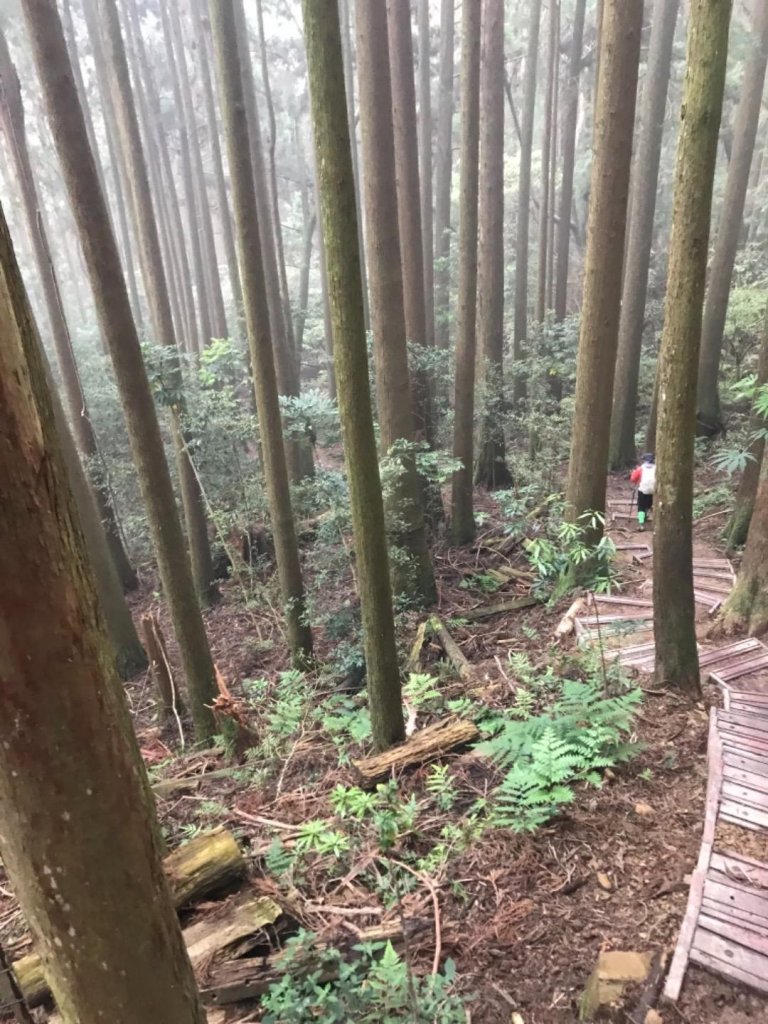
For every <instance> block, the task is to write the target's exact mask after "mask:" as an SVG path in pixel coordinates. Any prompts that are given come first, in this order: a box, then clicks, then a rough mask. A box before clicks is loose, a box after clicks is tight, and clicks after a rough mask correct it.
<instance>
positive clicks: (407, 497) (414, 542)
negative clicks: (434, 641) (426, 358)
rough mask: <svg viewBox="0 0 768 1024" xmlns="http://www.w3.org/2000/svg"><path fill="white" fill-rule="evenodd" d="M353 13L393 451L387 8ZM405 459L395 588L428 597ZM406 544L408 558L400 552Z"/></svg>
mask: <svg viewBox="0 0 768 1024" xmlns="http://www.w3.org/2000/svg"><path fill="white" fill-rule="evenodd" d="M355 16H356V30H357V66H358V84H359V88H360V124H361V125H362V135H363V146H362V152H363V171H364V173H363V183H364V186H365V193H364V195H365V212H366V218H367V229H366V237H367V238H368V242H369V257H370V263H369V268H368V269H369V274H370V289H371V326H372V329H373V352H374V361H375V366H376V400H377V403H378V411H379V428H380V434H381V445H382V448H383V450H384V452H385V453H388V452H389V451H390V449H391V448H392V446H393V445H395V444H396V442H398V441H400V442H403V441H404V442H412V441H413V440H414V422H413V406H412V404H411V383H410V378H409V374H408V349H407V342H406V329H405V313H404V298H403V273H402V265H401V262H400V234H399V228H398V203H397V189H396V184H395V140H394V130H393V117H392V113H393V112H392V87H391V79H390V62H389V42H388V36H387V11H386V9H385V6H384V4H383V3H381V4H364V3H359V4H357V5H356V7H355ZM420 251H421V250H420V249H419V252H420ZM422 281H423V277H422ZM401 464H402V468H401V471H400V473H399V474H398V478H397V480H396V482H394V484H393V487H392V493H391V496H390V499H389V502H390V508H391V511H392V519H393V520H394V525H393V526H392V543H393V545H394V546H395V547H396V548H400V549H402V550H401V553H400V554H401V557H400V558H398V559H397V560H396V561H395V560H393V566H392V568H393V574H394V584H395V591H396V593H405V594H408V595H409V596H412V597H415V598H419V599H421V600H423V601H424V603H425V604H430V603H431V602H432V601H433V600H434V598H435V578H434V575H433V572H432V561H431V559H430V556H429V550H428V548H427V537H426V530H425V527H424V507H423V500H422V490H423V488H422V483H421V479H420V478H419V476H418V474H417V472H416V467H415V464H414V462H413V460H412V459H411V458H409V457H407V456H406V457H405V458H404V459H402V460H401ZM402 552H405V553H406V555H407V556H408V557H407V559H403V558H402Z"/></svg>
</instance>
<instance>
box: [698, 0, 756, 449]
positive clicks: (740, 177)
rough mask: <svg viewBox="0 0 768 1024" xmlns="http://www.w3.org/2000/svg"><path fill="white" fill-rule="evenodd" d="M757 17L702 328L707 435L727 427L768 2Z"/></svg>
mask: <svg viewBox="0 0 768 1024" xmlns="http://www.w3.org/2000/svg"><path fill="white" fill-rule="evenodd" d="M753 17H754V30H753V32H752V33H751V35H750V43H751V49H752V52H751V55H750V57H749V60H748V61H747V63H746V66H745V68H744V77H743V80H742V82H741V85H740V92H739V105H738V108H737V110H736V120H735V123H734V126H733V144H732V148H731V158H730V162H729V164H728V178H727V181H726V185H725V195H724V196H723V206H722V210H721V212H720V225H719V227H718V231H717V240H716V242H715V251H714V254H713V256H712V265H711V267H710V270H709V276H708V282H709V283H708V287H707V299H706V304H705V306H704V323H703V325H702V331H701V353H700V355H699V385H698V387H699V394H698V402H697V407H696V408H697V427H698V430H699V433H701V434H703V435H705V436H710V435H712V434H717V433H719V432H720V431H721V430H722V429H723V422H722V414H721V411H720V393H719V374H720V359H721V356H722V351H723V333H724V331H725V319H726V315H727V313H728V297H729V295H730V291H731V280H732V278H733V267H734V264H735V262H736V251H737V249H738V246H739V237H740V236H741V230H742V223H743V219H744V203H745V201H746V197H747V187H748V185H749V170H750V167H751V166H752V156H753V154H754V151H755V138H756V136H757V127H758V123H759V121H760V108H761V105H762V99H763V88H764V85H765V71H766V65H768V4H766V3H757V4H755V5H754V16H753Z"/></svg>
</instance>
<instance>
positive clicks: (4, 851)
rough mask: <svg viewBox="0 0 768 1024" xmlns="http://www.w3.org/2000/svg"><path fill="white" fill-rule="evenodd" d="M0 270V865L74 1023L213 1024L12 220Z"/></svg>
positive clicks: (2, 229) (0, 247) (2, 233)
mask: <svg viewBox="0 0 768 1024" xmlns="http://www.w3.org/2000/svg"><path fill="white" fill-rule="evenodd" d="M25 6H26V8H27V10H28V11H29V10H30V9H31V8H32V7H33V6H39V5H38V4H34V3H33V4H27V5H25ZM40 13H41V15H42V17H43V18H45V19H48V18H50V17H51V13H49V12H48V11H47V10H43V11H41V12H40ZM52 13H55V12H52ZM56 17H58V16H57V15H56ZM61 43H62V52H63V53H65V52H66V51H65V50H64V49H63V47H64V38H63V35H62V37H61ZM93 176H94V179H95V178H96V174H95V169H94V172H93ZM0 268H2V274H1V277H0V321H1V326H0V331H1V332H2V336H3V345H2V346H0V434H1V435H2V437H3V438H4V441H5V443H4V444H3V445H2V446H0V481H1V483H0V491H2V500H0V527H1V528H2V534H3V537H4V539H5V543H3V544H2V545H1V546H0V572H2V578H3V587H2V592H1V593H0V620H1V621H2V622H3V624H4V628H3V630H2V633H1V634H0V679H2V685H3V700H4V704H5V706H6V707H7V708H9V709H13V716H14V720H15V723H16V727H15V728H9V729H6V730H4V735H3V743H2V744H0V816H1V817H2V821H3V829H2V834H0V856H1V857H2V860H3V863H4V865H5V867H6V869H7V871H8V875H9V878H10V880H11V882H12V884H13V886H14V889H15V891H16V893H17V895H18V897H19V902H20V903H21V907H22V910H23V912H24V916H25V918H26V920H27V921H28V923H29V924H30V926H31V928H32V931H33V933H34V937H35V940H36V945H37V949H38V951H39V953H40V954H41V956H42V959H43V964H44V968H45V975H46V979H47V981H48V982H49V983H50V987H51V989H52V991H53V995H54V997H55V999H56V1003H57V1005H58V1007H59V1009H60V1011H61V1013H62V1016H63V1018H64V1019H65V1020H67V1021H86V1020H88V1021H96V1020H100V1019H104V1020H114V1021H117V1020H121V1021H128V1020H132V1021H150V1020H155V1021H160V1020H162V1021H164V1022H167V1024H203V1022H204V1020H205V1014H204V1012H203V1009H202V1007H201V1006H200V1005H199V1003H198V999H197V991H196V986H195V979H194V975H193V973H192V968H191V966H190V963H189V960H188V959H187V955H186V951H185V949H184V943H183V940H182V936H181V929H180V927H179V923H178V919H177V917H176V913H175V910H174V908H173V904H172V902H171V896H170V892H169V890H168V886H167V883H166V881H165V879H164V876H163V870H162V863H161V851H160V849H159V848H158V845H157V840H156V832H155V825H154V823H153V820H152V813H151V810H150V807H149V804H148V802H147V794H148V787H147V784H146V775H145V772H144V766H143V764H142V762H141V755H140V753H139V749H138V744H137V743H136V740H135V738H134V737H133V733H132V729H131V723H130V719H129V715H128V708H127V705H126V702H125V698H124V696H123V694H122V688H121V686H120V682H119V680H118V679H117V676H116V673H115V668H114V665H113V664H112V657H111V652H110V649H109V643H108V641H107V637H106V635H105V632H104V627H103V624H102V620H101V616H100V614H99V609H98V602H97V598H96V593H95V589H94V583H93V579H92V577H91V573H90V570H89V567H88V564H87V558H86V554H85V550H84V545H83V538H82V534H81V531H80V528H79V525H78V523H77V517H76V512H75V508H74V504H73V501H72V495H71V492H70V491H69V488H68V486H67V483H66V476H65V469H64V465H63V463H62V460H61V455H60V452H59V450H58V448H57V444H56V438H55V431H54V425H53V412H52V408H51V402H50V394H49V391H48V387H47V384H46V381H45V373H44V369H43V365H42V362H41V360H40V353H39V351H38V350H37V345H36V340H35V336H34V329H33V327H32V321H31V314H30V309H29V304H28V302H27V298H26V295H25V294H24V290H23V286H22V284H21V279H20V276H19V273H18V268H17V267H16V263H15V259H14V256H13V251H12V248H11V243H10V238H9V236H8V233H7V228H6V226H5V222H4V220H2V223H1V224H0ZM126 302H127V296H126ZM64 826H65V827H64ZM105 851H109V855H108V856H105Z"/></svg>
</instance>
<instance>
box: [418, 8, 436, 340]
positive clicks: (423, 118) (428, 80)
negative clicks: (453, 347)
mask: <svg viewBox="0 0 768 1024" xmlns="http://www.w3.org/2000/svg"><path fill="white" fill-rule="evenodd" d="M418 16H419V178H420V181H421V246H422V249H423V252H424V312H425V316H426V318H427V341H426V343H427V345H428V346H429V347H430V348H432V346H433V345H434V344H435V257H434V253H433V251H432V235H433V233H434V230H435V223H434V215H433V206H432V68H431V64H430V53H431V46H430V43H431V40H430V37H429V0H419V11H418Z"/></svg>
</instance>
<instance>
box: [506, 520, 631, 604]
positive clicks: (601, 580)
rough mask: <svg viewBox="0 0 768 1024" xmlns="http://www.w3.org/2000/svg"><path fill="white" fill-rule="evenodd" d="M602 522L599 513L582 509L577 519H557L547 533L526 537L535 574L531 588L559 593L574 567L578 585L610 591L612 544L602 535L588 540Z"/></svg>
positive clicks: (537, 590)
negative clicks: (555, 523) (549, 532)
mask: <svg viewBox="0 0 768 1024" xmlns="http://www.w3.org/2000/svg"><path fill="white" fill-rule="evenodd" d="M603 523H604V519H603V516H602V515H601V514H600V513H599V512H585V513H584V514H583V515H581V516H580V517H579V520H578V522H576V523H572V522H568V521H567V520H566V521H564V522H560V523H559V524H557V525H556V526H555V527H554V529H553V531H552V533H551V535H550V536H543V537H537V538H535V539H533V540H530V541H529V542H528V543H527V544H526V554H527V556H528V561H529V562H530V564H531V568H532V569H533V570H534V572H535V573H536V582H535V584H534V591H535V592H538V593H540V594H546V595H550V596H551V595H553V594H555V595H557V596H561V595H562V593H563V592H564V589H565V585H567V581H568V579H569V576H570V574H571V573H572V572H573V571H574V570H577V575H578V581H579V585H580V586H583V587H587V588H589V589H590V590H594V591H596V592H597V593H604V592H605V591H608V590H610V588H611V587H612V586H613V585H614V583H615V571H614V567H613V560H614V557H615V555H616V546H615V545H614V543H613V541H612V540H611V539H610V537H608V536H607V535H605V534H603V536H602V537H601V538H600V540H599V542H598V543H597V544H596V545H595V544H592V543H590V542H589V538H590V537H591V536H592V535H593V533H594V531H595V529H596V528H597V527H598V526H602V525H603Z"/></svg>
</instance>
